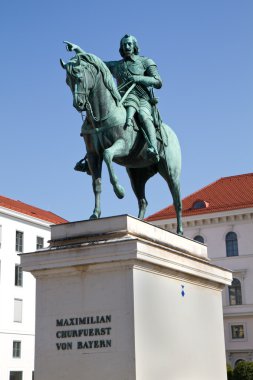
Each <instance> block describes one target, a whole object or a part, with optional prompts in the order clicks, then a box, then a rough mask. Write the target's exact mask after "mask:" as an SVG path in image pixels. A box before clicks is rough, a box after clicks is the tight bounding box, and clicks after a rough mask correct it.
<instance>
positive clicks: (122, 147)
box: [104, 139, 129, 199]
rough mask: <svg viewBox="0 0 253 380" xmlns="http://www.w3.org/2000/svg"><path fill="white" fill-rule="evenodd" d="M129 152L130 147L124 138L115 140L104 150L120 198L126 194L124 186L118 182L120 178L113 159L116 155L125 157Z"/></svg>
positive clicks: (111, 179)
mask: <svg viewBox="0 0 253 380" xmlns="http://www.w3.org/2000/svg"><path fill="white" fill-rule="evenodd" d="M128 153H129V149H128V148H127V147H126V143H125V141H124V140H123V139H119V140H117V141H115V143H114V144H113V145H112V146H111V147H110V148H107V149H105V151H104V161H105V163H106V165H107V168H108V172H109V177H110V181H111V184H112V186H113V190H114V192H115V194H116V195H117V197H118V198H120V199H121V198H123V197H124V195H125V190H124V188H123V187H122V186H121V185H120V184H119V183H118V178H117V176H116V174H115V172H114V168H113V165H112V160H113V158H114V157H123V156H126V155H127V154H128Z"/></svg>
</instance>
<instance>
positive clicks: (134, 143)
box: [60, 35, 183, 235]
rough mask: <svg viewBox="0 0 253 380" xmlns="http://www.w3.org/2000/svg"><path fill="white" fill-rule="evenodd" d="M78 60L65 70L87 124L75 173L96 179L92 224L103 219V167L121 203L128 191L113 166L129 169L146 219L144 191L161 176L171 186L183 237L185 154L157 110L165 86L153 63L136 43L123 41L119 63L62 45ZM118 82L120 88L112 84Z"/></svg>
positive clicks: (178, 224)
mask: <svg viewBox="0 0 253 380" xmlns="http://www.w3.org/2000/svg"><path fill="white" fill-rule="evenodd" d="M64 42H65V44H66V48H67V50H68V51H74V52H75V53H76V54H75V56H74V57H73V58H71V59H70V60H69V62H67V63H64V62H63V60H62V59H61V60H60V62H61V65H62V67H63V68H64V69H65V70H66V74H67V78H66V83H67V85H68V86H69V87H70V89H71V92H72V94H73V106H74V107H75V108H76V110H77V111H78V112H80V113H81V114H82V113H83V111H85V112H86V118H85V120H84V122H83V125H82V129H81V136H82V137H83V139H84V142H85V145H86V150H87V154H86V156H85V157H84V159H82V160H80V161H79V162H78V163H77V164H76V166H75V170H79V171H83V172H87V174H90V175H91V176H92V185H93V191H94V195H95V207H94V210H93V213H92V215H91V217H90V219H97V218H99V217H100V215H101V206H100V194H101V172H102V162H103V160H104V161H105V163H106V165H107V168H108V172H109V177H110V182H111V184H112V186H113V189H114V192H115V194H116V195H117V197H118V198H123V197H124V194H125V191H124V188H123V187H122V186H121V185H120V184H119V183H118V179H117V176H116V174H115V172H114V167H113V162H116V163H117V164H119V165H122V166H125V167H126V170H127V173H128V175H129V178H130V181H131V185H132V188H133V191H134V193H135V195H136V197H137V200H138V204H139V214H138V217H139V218H140V219H143V218H144V216H145V211H146V207H147V204H148V202H147V200H146V197H145V185H146V182H147V180H148V179H149V178H151V177H152V176H153V175H155V174H156V173H159V174H160V175H161V176H162V177H163V178H164V179H165V181H166V182H167V184H168V186H169V189H170V191H171V194H172V198H173V204H174V207H175V210H176V216H177V233H178V234H180V235H182V234H183V228H182V203H181V196H180V173H181V150H180V145H179V142H178V139H177V136H176V134H175V133H174V131H173V130H172V129H171V128H170V127H168V126H167V125H166V124H164V123H163V122H162V120H161V117H160V114H159V111H158V109H157V99H156V98H155V96H154V92H153V88H156V89H159V88H161V86H162V81H161V78H160V75H159V73H158V69H157V66H156V64H155V62H154V61H153V60H152V59H150V58H147V57H142V56H140V55H139V47H138V43H137V40H136V38H135V37H133V36H130V35H125V36H124V37H123V38H122V39H121V41H120V49H119V52H120V54H121V56H122V59H121V60H119V61H110V62H103V61H102V60H101V59H100V58H98V57H97V56H95V55H94V54H90V53H86V52H85V51H84V50H82V49H81V48H80V47H79V46H77V45H75V44H72V43H71V42H68V41H64ZM114 78H115V79H116V82H117V87H116V84H115V81H114Z"/></svg>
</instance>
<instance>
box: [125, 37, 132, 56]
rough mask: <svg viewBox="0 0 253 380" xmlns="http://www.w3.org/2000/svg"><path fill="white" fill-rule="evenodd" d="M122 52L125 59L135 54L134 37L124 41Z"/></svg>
mask: <svg viewBox="0 0 253 380" xmlns="http://www.w3.org/2000/svg"><path fill="white" fill-rule="evenodd" d="M122 52H123V54H124V57H130V56H131V55H133V54H134V41H133V39H132V37H127V38H124V39H123V41H122Z"/></svg>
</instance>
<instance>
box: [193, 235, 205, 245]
mask: <svg viewBox="0 0 253 380" xmlns="http://www.w3.org/2000/svg"><path fill="white" fill-rule="evenodd" d="M193 240H196V241H199V242H200V243H204V238H203V236H201V235H196V236H195V237H194V238H193Z"/></svg>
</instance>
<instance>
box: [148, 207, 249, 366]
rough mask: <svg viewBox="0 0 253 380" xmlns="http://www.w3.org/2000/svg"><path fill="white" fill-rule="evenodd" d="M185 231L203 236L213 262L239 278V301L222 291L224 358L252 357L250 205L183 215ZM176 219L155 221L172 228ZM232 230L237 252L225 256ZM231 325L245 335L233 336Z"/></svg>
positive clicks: (157, 223)
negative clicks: (236, 208) (232, 299)
mask: <svg viewBox="0 0 253 380" xmlns="http://www.w3.org/2000/svg"><path fill="white" fill-rule="evenodd" d="M183 220H184V235H185V236H187V237H189V238H191V239H193V238H194V237H195V236H196V235H201V236H203V237H204V242H205V244H206V245H207V248H208V257H209V258H210V259H211V261H212V263H213V264H215V265H218V266H221V267H224V268H226V269H230V270H232V271H233V277H234V278H237V279H238V280H240V282H241V288H242V305H235V306H230V305H229V293H228V287H227V286H226V288H225V290H224V291H223V312H224V329H225V343H226V352H227V361H228V362H230V363H231V364H232V365H234V364H235V363H236V361H237V360H239V359H243V360H251V361H252V360H253V291H252V289H253V209H241V210H235V211H229V212H222V213H214V214H204V215H195V216H191V217H187V218H184V219H183ZM175 223H176V221H175V220H161V221H156V222H154V224H155V225H159V226H161V227H163V228H166V229H168V230H174V228H175ZM230 231H233V232H235V233H236V234H237V238H238V252H239V255H238V256H234V257H227V256H226V244H225V237H226V234H227V233H228V232H230ZM231 325H243V326H244V329H245V338H244V339H236V340H235V339H232V337H231Z"/></svg>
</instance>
